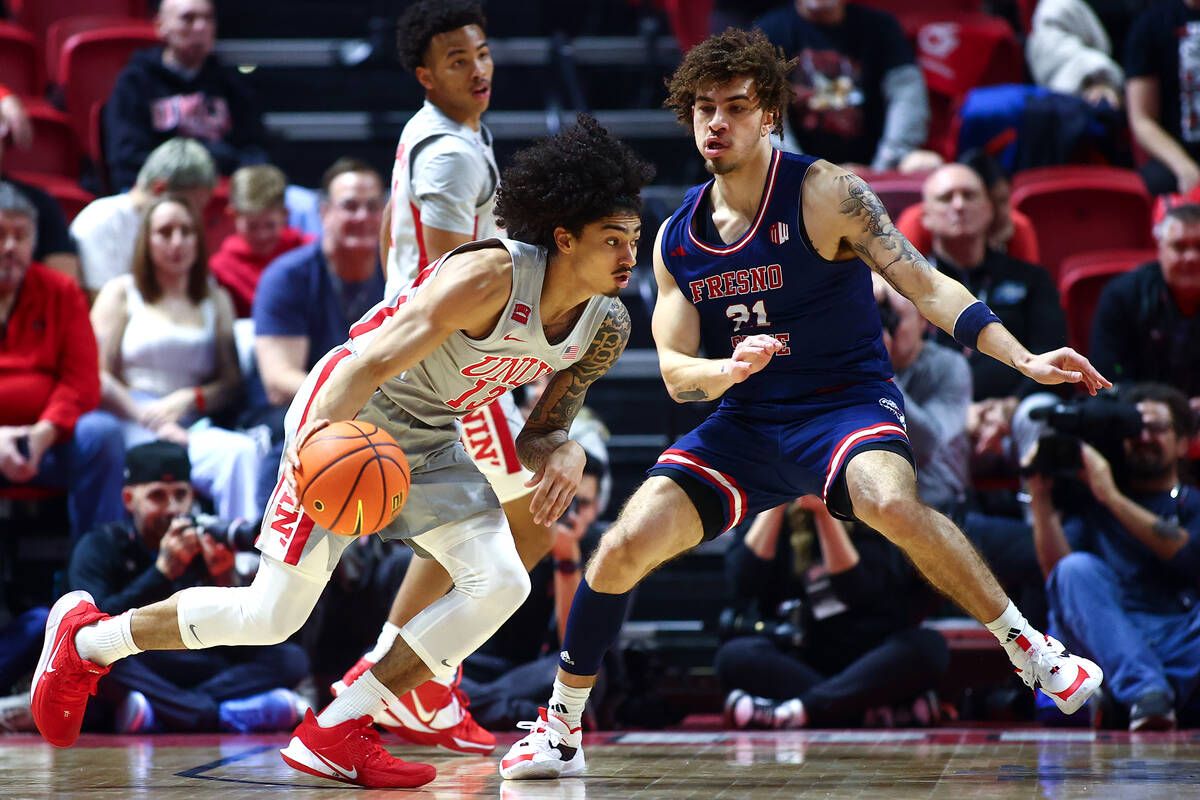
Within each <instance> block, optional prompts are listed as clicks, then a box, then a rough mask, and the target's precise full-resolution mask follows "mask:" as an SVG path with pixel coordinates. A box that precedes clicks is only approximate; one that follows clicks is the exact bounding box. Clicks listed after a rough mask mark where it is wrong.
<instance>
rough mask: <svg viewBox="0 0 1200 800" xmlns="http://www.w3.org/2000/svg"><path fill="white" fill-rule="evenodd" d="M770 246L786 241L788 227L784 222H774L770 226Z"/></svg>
mask: <svg viewBox="0 0 1200 800" xmlns="http://www.w3.org/2000/svg"><path fill="white" fill-rule="evenodd" d="M769 235H770V237H771V244H783V243H784V242H786V241H787V240H788V226H787V223H786V222H776V223H774V224H773V225H771V229H770V232H769Z"/></svg>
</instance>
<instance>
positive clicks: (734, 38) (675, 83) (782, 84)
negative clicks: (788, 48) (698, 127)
mask: <svg viewBox="0 0 1200 800" xmlns="http://www.w3.org/2000/svg"><path fill="white" fill-rule="evenodd" d="M797 61H798V59H795V58H793V59H791V60H790V61H789V60H788V59H787V58H786V57H784V55H783V51H782V50H780V49H779V48H777V47H775V45H773V44H771V42H770V40H769V39H767V37H766V35H765V34H764V33H763V32H762V31H760V30H753V31H743V30H739V29H738V28H726V29H725V32H724V33H718V34H716V35H713V36H710V37H708V38H707V39H705V40H704V41H703V42H701V43H700V44H698V45H696V46H695V47H693V48H692V49H691V50H688V51H687V54H686V55H684V57H683V61H682V62H681V63H680V64H679V66H678V67H677V68H676V70H675V73H674V74H673V75H672V76H671V77H670V78H668V79H667V82H666V83H667V99H666V100H664V101H663V105H664V106H665V107H666V108H669V109H671V110H672V111H674V112H675V118H676V119H678V120H679V123H680V124H681V125H683V126H684V127H686V128H691V126H692V106H693V105H695V103H696V92H698V91H699V90H701V89H703V88H705V87H709V86H720V85H721V84H724V83H728V82H729V81H731V80H733V79H734V78H740V77H750V78H753V79H754V90H755V92H756V93H757V95H758V106H759V108H761V109H763V110H764V111H772V112H774V113H775V132H776V133H780V132H782V130H783V112H784V110H785V109H786V108H787V106H788V105H789V104H790V103H791V101H792V94H793V89H792V84H791V83H790V82H789V81H788V74H789V73H790V72H791V71H792V69H793V68H794V67H795V66H796V63H797Z"/></svg>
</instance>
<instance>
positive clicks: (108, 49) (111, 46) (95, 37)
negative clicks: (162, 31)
mask: <svg viewBox="0 0 1200 800" xmlns="http://www.w3.org/2000/svg"><path fill="white" fill-rule="evenodd" d="M156 44H158V37H157V36H156V35H155V33H154V28H153V27H152V26H149V25H141V24H139V25H129V26H124V27H120V28H106V29H103V30H90V31H81V32H80V33H76V34H74V35H73V36H71V37H70V38H69V39H67V41H66V42H65V43H64V44H63V49H62V54H61V56H60V58H59V63H58V78H59V81H60V82H61V83H62V85H63V93H64V97H65V100H66V105H67V113H68V114H70V115H71V124H72V125H73V126H74V127H75V133H76V135H77V136H78V137H79V140H80V141H88V135H89V133H88V124H89V121H90V118H91V113H92V106H93V105H94V104H96V103H101V104H103V103H104V102H106V101H107V100H108V96H109V95H110V94H112V88H113V84H115V83H116V81H117V75H118V74H120V72H121V70H122V69H123V68H124V67H125V65H126V64H127V63H128V62H129V57H130V56H131V55H133V53H134V51H136V50H140V49H142V48H144V47H152V46H154V45H156Z"/></svg>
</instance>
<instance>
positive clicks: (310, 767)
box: [279, 709, 437, 789]
mask: <svg viewBox="0 0 1200 800" xmlns="http://www.w3.org/2000/svg"><path fill="white" fill-rule="evenodd" d="M279 754H280V755H281V756H283V760H284V761H285V762H286V763H287V765H288V766H290V767H292V768H293V769H298V770H300V771H301V772H305V773H308V774H309V775H315V776H317V777H318V778H328V779H329V780H334V781H341V782H342V783H352V784H354V785H355V786H365V787H367V788H370V789H412V788H415V787H417V786H424V785H425V784H427V783H429V782H430V781H431V780H433V779H434V778H436V777H437V770H436V769H434V768H433V767H432V766H430V765H429V764H410V763H408V762H407V761H402V760H400V759H399V758H396V757H395V756H393V755H392V754H391V753H389V752H388V751H387V750H386V749H384V747H383V744H382V742H380V740H379V734H378V733H376V732H375V729H374V728H373V727H372V726H371V718H370V717H368V716H362V717H359V718H358V719H348V720H346V721H345V722H343V723H340V724H338V725H334V726H333V727H331V728H322V727H321V726H320V725H319V724H318V723H317V718H316V716H315V715H314V714H313V712H312V710H311V709H310V710H309V711H307V712H306V713H305V715H304V721H303V722H301V723H300V727H298V728H296V730H295V731H294V732H293V733H292V741H291V742H290V743H288V746H287V747H285V748H284V749H282V750H280V751H279Z"/></svg>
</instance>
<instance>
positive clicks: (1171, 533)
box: [1151, 517, 1184, 542]
mask: <svg viewBox="0 0 1200 800" xmlns="http://www.w3.org/2000/svg"><path fill="white" fill-rule="evenodd" d="M1151 528H1152V529H1153V531H1154V535H1155V536H1157V537H1158V538H1160V539H1165V540H1167V541H1168V542H1178V541H1182V539H1183V535H1184V530H1183V528H1181V527H1179V523H1178V522H1172V521H1171V520H1169V519H1162V518H1161V517H1160V518H1159V519H1156V520H1154V524H1153V525H1152V526H1151Z"/></svg>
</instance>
